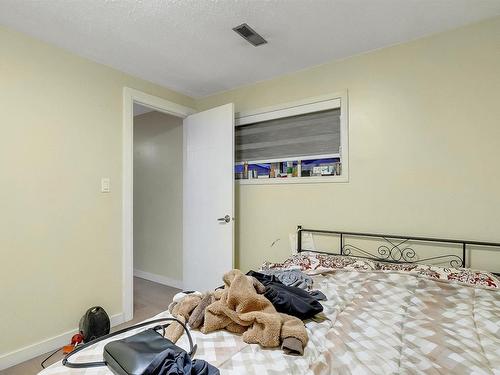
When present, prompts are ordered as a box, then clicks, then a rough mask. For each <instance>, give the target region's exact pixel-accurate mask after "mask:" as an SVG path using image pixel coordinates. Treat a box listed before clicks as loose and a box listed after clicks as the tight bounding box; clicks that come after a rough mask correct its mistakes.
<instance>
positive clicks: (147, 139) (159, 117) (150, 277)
mask: <svg viewBox="0 0 500 375" xmlns="http://www.w3.org/2000/svg"><path fill="white" fill-rule="evenodd" d="M133 110H134V113H133V118H134V121H133V158H134V160H133V238H134V240H133V249H134V251H133V252H134V255H133V269H134V320H136V319H145V318H147V317H151V316H154V315H155V314H158V313H160V312H162V311H164V310H166V309H167V307H168V303H169V301H170V300H171V298H165V296H172V295H173V294H175V293H176V292H178V291H179V290H180V288H182V163H183V134H182V118H180V117H177V116H174V115H171V114H167V113H162V112H159V111H156V110H154V109H152V108H150V107H147V106H144V105H141V104H139V103H134V106H133Z"/></svg>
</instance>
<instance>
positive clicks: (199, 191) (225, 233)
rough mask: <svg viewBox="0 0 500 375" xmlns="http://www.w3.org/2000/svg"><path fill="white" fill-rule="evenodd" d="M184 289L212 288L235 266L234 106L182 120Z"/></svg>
mask: <svg viewBox="0 0 500 375" xmlns="http://www.w3.org/2000/svg"><path fill="white" fill-rule="evenodd" d="M183 174H184V187H183V194H184V195H183V201H184V210H183V249H184V251H183V265H184V267H183V284H184V290H199V291H202V292H203V291H206V290H213V289H214V288H216V287H217V286H220V285H222V284H223V282H222V276H223V274H224V273H225V272H227V271H229V270H231V269H232V268H233V242H234V241H233V232H234V224H233V215H234V212H233V210H234V106H233V104H232V103H231V104H226V105H223V106H220V107H217V108H213V109H210V110H208V111H204V112H199V113H196V114H194V115H191V116H188V117H187V118H186V119H184V171H183Z"/></svg>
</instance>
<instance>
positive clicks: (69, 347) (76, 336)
mask: <svg viewBox="0 0 500 375" xmlns="http://www.w3.org/2000/svg"><path fill="white" fill-rule="evenodd" d="M81 342H83V336H82V335H81V334H80V333H77V334H74V335H73V337H71V344H70V345H65V346H63V353H64V354H68V353H71V352H72V351H73V349H75V348H76V346H77V345H78V344H80V343H81Z"/></svg>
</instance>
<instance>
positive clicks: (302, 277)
mask: <svg viewBox="0 0 500 375" xmlns="http://www.w3.org/2000/svg"><path fill="white" fill-rule="evenodd" d="M259 272H260V273H263V274H264V275H273V276H276V278H277V279H278V280H279V281H281V282H282V283H283V284H285V285H287V286H294V287H297V288H300V289H305V290H310V289H311V288H312V285H313V279H312V277H311V276H308V275H306V274H305V273H304V272H302V271H301V270H297V269H291V270H273V269H270V270H262V271H259Z"/></svg>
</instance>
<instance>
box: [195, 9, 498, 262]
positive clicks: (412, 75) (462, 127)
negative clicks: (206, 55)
mask: <svg viewBox="0 0 500 375" xmlns="http://www.w3.org/2000/svg"><path fill="white" fill-rule="evenodd" d="M344 89H347V90H348V92H349V127H350V134H349V138H350V142H349V147H350V149H349V151H350V152H349V153H350V155H349V157H350V159H349V162H350V165H349V167H350V181H349V182H348V183H331V184H301V185H299V184H293V185H286V186H285V185H259V186H256V185H251V186H249V185H246V186H243V185H242V186H239V187H237V189H236V197H237V202H236V207H237V213H236V214H237V238H238V241H237V250H236V251H237V258H238V260H239V265H240V267H241V268H242V269H243V270H247V269H249V268H255V267H258V266H259V265H260V264H261V263H262V262H263V261H264V260H265V259H269V260H280V259H283V258H284V257H285V256H287V254H288V253H289V241H288V234H289V233H291V232H293V231H294V230H295V227H296V225H297V224H302V225H304V226H306V227H313V228H326V229H339V230H350V231H364V232H382V233H384V232H385V233H401V234H413V235H426V236H435V237H451V238H465V239H477V240H485V241H488V240H489V241H496V242H500V229H499V228H500V227H499V223H500V190H499V186H500V167H499V161H500V17H497V18H494V19H492V20H488V21H485V22H482V23H479V24H475V25H471V26H468V27H464V28H461V29H457V30H454V31H450V32H446V33H442V34H438V35H435V36H431V37H428V38H424V39H420V40H417V41H414V42H411V43H407V44H403V45H398V46H394V47H391V48H386V49H382V50H378V51H375V52H372V53H368V54H364V55H360V56H356V57H353V58H349V59H346V60H343V61H339V62H332V63H328V64H325V65H321V66H318V67H315V68H312V69H308V70H304V71H301V72H299V73H296V74H293V75H288V76H284V77H281V78H277V79H273V80H270V81H266V82H261V83H258V84H255V85H251V86H247V87H243V88H240V89H236V90H233V91H228V92H225V93H222V94H220V95H214V96H212V97H207V98H204V99H202V100H199V101H198V102H197V104H198V107H199V108H200V109H204V108H210V107H213V106H216V105H219V104H223V103H227V102H234V103H235V105H236V110H237V111H243V110H250V109H257V108H260V107H265V106H269V105H275V104H279V103H286V102H291V101H296V100H299V99H302V98H307V97H312V96H318V95H323V94H328V93H332V92H338V91H340V90H344ZM278 238H279V239H281V240H280V241H278V242H277V244H276V245H275V246H274V247H273V248H271V247H270V246H271V243H273V242H274V241H275V240H276V239H278ZM499 258H500V255H498V254H497V255H496V256H495V257H494V259H493V261H495V262H496V266H497V267H496V271H500V259H499ZM491 261H492V258H491V257H489V258H486V257H482V258H481V259H475V261H474V263H473V266H476V267H482V268H490V269H492V268H493V265H492V264H491Z"/></svg>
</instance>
